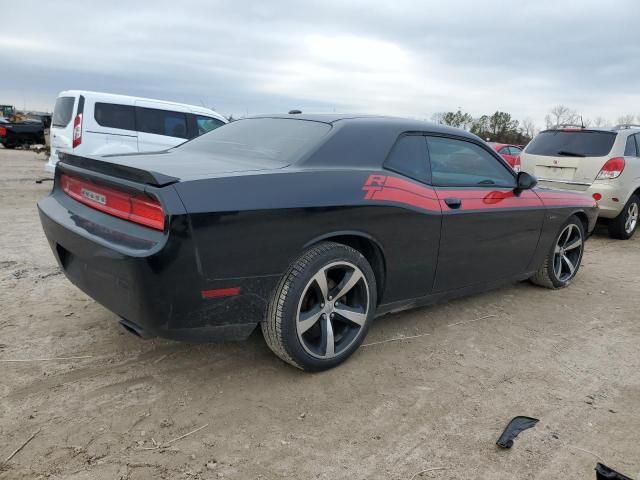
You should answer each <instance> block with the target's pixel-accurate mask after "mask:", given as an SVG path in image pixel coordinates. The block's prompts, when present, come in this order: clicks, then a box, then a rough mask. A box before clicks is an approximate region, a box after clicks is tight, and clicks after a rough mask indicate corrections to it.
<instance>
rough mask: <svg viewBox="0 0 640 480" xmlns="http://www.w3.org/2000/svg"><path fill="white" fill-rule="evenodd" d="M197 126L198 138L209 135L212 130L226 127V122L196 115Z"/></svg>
mask: <svg viewBox="0 0 640 480" xmlns="http://www.w3.org/2000/svg"><path fill="white" fill-rule="evenodd" d="M196 124H197V125H198V136H200V135H204V134H205V133H209V132H210V131H211V130H215V129H216V128H218V127H221V126H222V125H224V122H223V121H221V120H218V119H217V118H211V117H205V116H202V115H196Z"/></svg>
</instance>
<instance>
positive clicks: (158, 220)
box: [60, 174, 164, 230]
mask: <svg viewBox="0 0 640 480" xmlns="http://www.w3.org/2000/svg"><path fill="white" fill-rule="evenodd" d="M60 184H61V186H62V190H63V191H64V193H66V194H67V195H69V196H70V197H71V198H73V199H74V200H77V201H78V202H80V203H83V204H85V205H87V206H89V207H91V208H95V209H96V210H100V211H101V212H104V213H108V214H109V215H113V216H114V217H119V218H123V219H125V220H129V221H130V222H135V223H139V224H140V225H144V226H146V227H151V228H155V229H156V230H164V210H163V209H162V205H160V202H158V201H157V200H155V199H153V198H151V197H148V196H147V195H139V194H135V193H128V192H125V191H123V190H116V189H114V188H110V187H105V186H104V185H98V184H96V183H93V182H90V181H87V180H83V179H81V178H78V177H72V176H69V175H65V174H62V175H61V176H60Z"/></svg>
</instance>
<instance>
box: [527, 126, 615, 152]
mask: <svg viewBox="0 0 640 480" xmlns="http://www.w3.org/2000/svg"><path fill="white" fill-rule="evenodd" d="M615 139H616V134H615V133H614V132H598V131H594V130H576V131H566V130H547V131H545V132H540V134H539V135H538V136H537V137H536V138H534V139H533V140H532V141H531V143H530V144H529V145H527V148H526V150H525V152H526V153H531V154H533V155H547V156H550V157H563V156H569V157H603V156H605V155H607V154H609V152H610V151H611V148H612V147H613V142H614V141H615Z"/></svg>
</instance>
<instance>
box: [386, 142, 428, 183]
mask: <svg viewBox="0 0 640 480" xmlns="http://www.w3.org/2000/svg"><path fill="white" fill-rule="evenodd" d="M384 166H385V168H387V169H389V170H393V171H394V172H398V173H400V174H402V175H406V176H407V177H410V178H413V179H415V180H419V181H421V182H426V183H430V182H431V174H430V172H429V161H428V153H427V142H426V140H425V137H423V136H422V135H403V136H401V137H400V138H399V139H398V141H396V143H395V145H394V146H393V148H392V149H391V152H390V153H389V156H388V157H387V160H386V161H385V162H384Z"/></svg>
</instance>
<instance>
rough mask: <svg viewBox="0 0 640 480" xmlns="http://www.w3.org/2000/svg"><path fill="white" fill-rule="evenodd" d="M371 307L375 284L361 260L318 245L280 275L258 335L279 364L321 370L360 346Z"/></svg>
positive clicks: (339, 249) (354, 253)
mask: <svg viewBox="0 0 640 480" xmlns="http://www.w3.org/2000/svg"><path fill="white" fill-rule="evenodd" d="M375 305H376V280H375V276H374V274H373V271H372V269H371V266H370V265H369V263H368V262H367V260H366V259H365V258H364V256H362V254H361V253H360V252H358V251H357V250H354V249H353V248H351V247H348V246H346V245H342V244H338V243H333V242H324V243H321V244H319V245H317V246H315V247H311V248H309V249H308V250H307V251H305V252H304V253H303V254H302V255H301V256H300V257H299V258H298V259H297V260H296V261H295V262H293V264H292V265H291V267H290V268H289V270H288V271H287V272H286V273H285V274H284V276H283V278H282V280H281V281H280V284H279V285H278V288H277V289H276V292H275V294H274V296H273V298H272V300H271V303H270V305H269V308H268V311H267V317H266V318H265V320H264V322H263V323H262V332H263V335H264V338H265V340H266V342H267V345H269V348H271V350H273V352H274V353H275V354H276V355H278V356H279V357H280V358H281V359H282V360H284V361H285V362H287V363H290V364H291V365H293V366H295V367H298V368H300V369H302V370H308V371H320V370H326V369H328V368H332V367H335V366H336V365H338V364H340V363H342V362H343V361H344V360H346V359H347V358H348V357H349V356H350V355H351V354H352V353H353V352H354V351H355V350H356V349H357V348H358V347H359V346H360V344H361V343H362V340H363V339H364V337H365V336H366V334H367V330H368V329H369V324H370V322H371V319H372V318H373V314H374V310H375Z"/></svg>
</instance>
